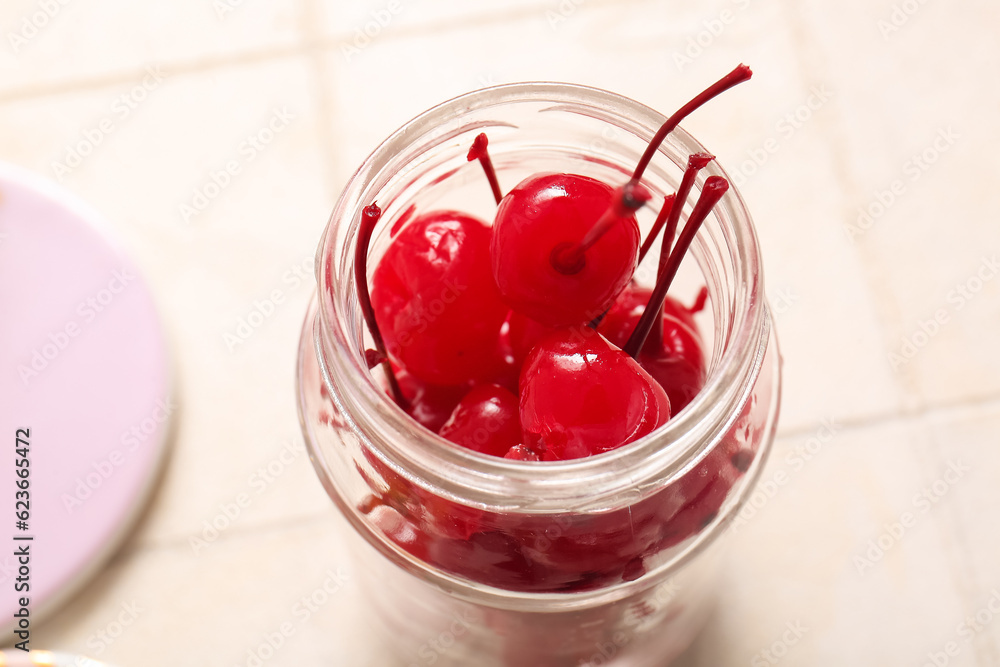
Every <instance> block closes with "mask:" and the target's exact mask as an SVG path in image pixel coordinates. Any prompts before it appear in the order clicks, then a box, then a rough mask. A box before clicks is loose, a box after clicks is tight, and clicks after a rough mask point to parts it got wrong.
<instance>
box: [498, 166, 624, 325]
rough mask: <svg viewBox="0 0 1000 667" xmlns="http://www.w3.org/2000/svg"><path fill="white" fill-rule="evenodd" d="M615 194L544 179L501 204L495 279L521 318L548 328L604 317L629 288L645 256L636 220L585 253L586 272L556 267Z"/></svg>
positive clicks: (577, 181) (588, 181) (619, 225)
mask: <svg viewBox="0 0 1000 667" xmlns="http://www.w3.org/2000/svg"><path fill="white" fill-rule="evenodd" d="M613 195H614V189H613V188H611V186H609V185H607V184H605V183H602V182H600V181H597V180H595V179H593V178H589V177H586V176H577V175H573V174H550V173H547V174H537V175H535V176H531V177H529V178H526V179H525V180H523V181H521V182H520V183H519V184H518V185H517V187H515V188H514V189H513V190H511V191H510V192H508V193H507V195H506V196H505V197H504V198H503V200H502V201H501V202H500V207H499V209H498V210H497V216H496V221H495V223H494V225H493V241H492V245H491V246H490V251H491V258H492V266H493V276H494V277H495V278H496V284H497V286H498V287H499V288H500V293H501V294H502V295H503V298H504V300H505V301H506V302H507V303H508V304H509V305H510V307H511V308H513V309H514V310H516V311H518V312H520V313H523V314H525V315H527V316H528V317H530V318H532V319H534V320H537V321H538V322H540V323H541V324H544V325H547V326H569V325H572V324H579V323H582V322H587V321H589V320H591V319H593V318H594V317H597V316H598V315H600V314H601V313H602V312H604V310H605V309H607V307H608V306H610V305H611V303H612V302H613V301H614V299H615V297H616V296H617V295H618V293H619V292H621V290H622V289H623V288H624V287H625V285H626V284H628V281H629V280H630V279H631V277H632V273H633V271H634V270H635V265H636V260H637V258H638V254H639V241H640V239H639V226H638V224H637V223H636V220H635V216H634V215H631V214H629V215H625V216H622V217H620V218H619V219H618V220H617V221H616V222H615V224H614V225H613V226H612V227H611V229H610V230H609V231H608V232H607V233H605V234H604V235H603V236H601V237H600V239H598V240H597V241H596V243H595V244H594V245H593V246H592V247H591V248H590V249H589V250H587V251H586V253H585V255H584V257H585V261H584V262H583V267H582V268H581V269H580V270H579V271H577V272H575V273H569V274H567V273H563V272H561V271H559V270H557V269H556V268H555V267H554V266H553V260H552V253H553V250H554V249H556V248H557V247H560V246H561V247H565V246H566V245H567V244H569V245H571V244H574V243H579V242H580V241H581V240H583V238H584V236H585V235H586V233H587V232H588V231H589V230H590V229H591V228H592V227H593V226H594V225H595V223H596V222H597V221H598V220H599V219H600V218H601V216H602V215H603V214H604V213H605V212H606V211H607V210H608V209H609V207H610V206H611V205H612V202H613Z"/></svg>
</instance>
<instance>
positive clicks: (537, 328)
mask: <svg viewBox="0 0 1000 667" xmlns="http://www.w3.org/2000/svg"><path fill="white" fill-rule="evenodd" d="M507 327H508V329H507V341H508V344H509V345H510V352H511V354H512V355H513V356H514V360H515V363H518V364H520V365H523V364H524V360H525V359H527V358H528V353H529V352H531V350H532V348H534V347H535V345H537V344H538V341H540V340H541V339H542V338H545V337H546V336H548V335H549V334H552V333H555V332H556V331H557V330H558V328H557V327H547V326H545V325H544V324H542V323H540V322H536V321H535V320H533V319H531V318H530V317H528V316H527V315H522V314H521V313H519V312H517V311H516V310H512V311H510V317H509V318H507Z"/></svg>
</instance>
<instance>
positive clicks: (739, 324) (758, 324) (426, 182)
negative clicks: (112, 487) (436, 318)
mask: <svg viewBox="0 0 1000 667" xmlns="http://www.w3.org/2000/svg"><path fill="white" fill-rule="evenodd" d="M501 108H502V109H503V113H500V109H501ZM664 120H665V117H664V116H663V115H661V114H659V113H658V112H656V111H653V110H652V109H649V108H647V107H645V106H643V105H641V104H639V103H637V102H634V101H632V100H629V99H627V98H624V97H621V96H619V95H616V94H613V93H609V92H606V91H603V90H598V89H594V88H587V87H582V86H575V85H568V84H558V83H521V84H511V85H505V86H498V87H494V88H488V89H484V90H480V91H476V92H473V93H470V94H468V95H464V96H461V97H458V98H455V99H453V100H450V101H448V102H445V103H444V104H442V105H440V106H438V107H435V108H434V109H431V110H430V111H428V112H425V113H424V114H422V115H421V116H419V117H417V118H416V119H414V120H413V121H411V122H410V123H408V124H406V125H405V126H403V127H402V128H400V129H399V130H398V131H397V132H396V133H394V134H393V135H392V136H390V137H389V138H388V139H387V140H386V141H385V142H384V143H383V144H382V145H381V146H379V147H378V148H377V149H376V150H375V152H374V153H372V155H371V156H369V158H368V159H367V160H366V161H365V163H364V164H363V165H362V166H361V168H360V169H359V170H358V172H357V173H356V174H355V175H354V176H353V178H352V179H351V181H350V183H349V184H348V186H347V188H346V189H345V191H344V193H343V194H342V196H341V198H340V200H339V202H338V203H337V205H336V207H335V209H334V211H333V214H332V216H331V219H330V223H329V226H328V228H327V230H326V232H325V235H324V240H323V243H322V244H321V251H320V252H321V261H318V262H317V271H318V282H319V288H320V306H319V316H318V324H317V333H316V336H317V339H316V343H317V345H316V347H317V354H318V356H319V359H320V364H321V366H323V368H324V373H325V375H326V377H325V380H326V382H327V383H328V385H329V386H328V388H329V390H330V391H331V393H336V394H337V396H338V400H339V401H340V403H341V406H342V408H343V411H344V414H345V417H346V418H347V419H349V420H352V422H353V424H352V425H353V427H354V430H355V431H356V432H357V433H358V434H359V435H361V434H363V436H362V437H363V438H364V439H366V440H367V441H368V442H369V443H370V447H371V449H372V450H373V451H375V452H377V453H378V455H379V456H380V458H382V459H383V461H384V463H386V464H387V465H389V466H391V467H393V468H394V469H395V470H396V471H397V472H399V473H401V474H404V475H406V476H407V477H409V478H412V479H414V480H418V481H419V483H421V484H423V485H426V486H427V487H428V488H431V489H433V490H434V491H435V492H436V493H439V494H440V495H442V496H443V497H447V498H451V499H454V500H456V501H459V502H463V503H466V504H469V505H472V506H477V505H478V506H481V507H489V508H493V509H502V510H508V511H509V510H517V511H524V512H556V511H565V510H566V508H567V506H572V507H574V508H580V509H585V510H598V509H600V508H601V507H602V506H605V505H610V504H614V503H617V502H620V500H621V499H622V498H623V497H627V496H634V495H635V494H636V493H642V492H644V491H645V490H654V489H656V488H660V487H662V486H664V485H665V484H668V483H670V482H671V481H673V480H675V479H677V478H678V477H680V476H681V475H683V474H684V473H685V472H687V471H689V470H690V469H691V468H693V467H694V466H695V465H696V464H697V463H698V462H699V461H700V460H701V459H702V458H703V457H704V455H705V454H706V452H708V451H709V450H710V449H711V447H712V445H713V443H714V442H715V441H716V440H717V439H718V438H719V437H721V436H722V435H723V434H724V433H726V432H727V430H728V429H729V428H730V426H731V425H732V422H733V420H735V418H736V416H737V415H738V414H739V412H740V409H741V405H742V403H743V402H744V401H746V400H747V399H748V396H749V394H750V390H751V388H752V387H753V384H754V381H755V379H756V377H757V373H758V372H759V370H760V367H761V365H762V363H763V355H764V351H765V348H766V346H767V341H768V339H769V334H770V323H769V319H768V318H767V316H766V308H765V304H764V298H763V283H762V278H761V265H760V257H759V250H758V245H757V239H756V236H755V232H754V230H753V225H752V222H751V219H750V214H749V212H748V211H747V209H746V206H745V205H744V202H743V200H742V198H741V197H740V195H739V193H738V192H737V190H736V188H735V187H733V188H731V189H730V190H729V192H728V193H727V194H726V196H725V197H724V198H723V199H722V201H721V202H720V203H719V205H718V206H717V207H716V210H715V212H714V213H713V215H712V216H711V217H710V218H709V220H708V221H706V224H705V226H704V227H703V228H702V230H701V231H700V232H699V234H698V237H697V238H696V241H695V245H694V247H693V248H692V256H693V259H694V260H695V262H691V258H689V260H688V261H686V262H685V264H687V265H688V267H689V268H688V271H689V275H691V276H694V279H700V280H703V281H704V284H705V285H706V286H707V287H708V289H709V294H710V303H711V320H712V333H711V336H708V337H707V340H706V343H708V344H709V345H710V346H711V350H710V354H709V359H710V361H709V366H708V371H709V375H708V379H707V382H706V385H705V387H704V388H703V389H702V391H701V392H700V393H699V394H698V396H697V397H696V398H695V399H694V400H693V401H692V403H691V404H690V405H688V406H687V407H686V408H685V409H684V410H683V411H682V412H680V413H679V414H678V415H676V416H675V417H673V418H671V420H670V421H668V422H667V424H665V425H664V426H662V427H661V428H660V429H658V430H657V431H655V432H654V433H653V434H651V435H649V436H646V437H645V438H643V439H641V440H638V441H636V442H633V443H630V444H628V445H625V446H623V447H620V448H618V449H616V450H612V451H610V452H606V453H603V454H599V455H596V456H593V457H590V458H585V459H574V460H570V461H559V462H544V463H526V462H519V461H509V460H506V459H499V458H494V457H488V456H486V455H482V454H478V453H476V452H473V451H471V450H466V449H463V448H460V447H457V446H455V445H452V444H451V443H449V442H447V441H445V440H444V439H442V438H440V437H439V436H437V435H435V434H433V433H431V432H430V431H427V430H425V429H423V428H422V427H419V426H417V425H416V423H415V422H414V421H413V420H412V419H411V418H410V417H409V416H408V415H406V414H405V413H404V412H403V410H402V409H400V408H399V407H398V406H397V405H395V403H393V402H392V401H391V399H390V398H389V397H388V396H387V395H386V394H385V392H384V391H383V388H382V386H381V385H380V383H379V381H378V379H377V377H376V376H374V375H372V374H371V373H370V372H369V371H368V369H367V366H366V364H365V361H364V354H363V351H364V349H365V348H366V347H367V346H368V345H369V343H368V342H367V340H368V339H366V335H367V332H366V330H365V327H364V323H363V318H362V315H361V312H360V308H359V307H358V303H357V298H356V294H357V290H356V286H355V284H354V278H353V274H354V271H353V250H354V246H355V243H356V241H357V234H358V226H359V222H360V211H361V209H362V208H363V207H364V206H367V205H368V204H370V203H372V201H375V200H378V201H379V203H380V205H381V206H382V207H383V210H384V218H383V222H382V223H380V228H379V230H378V231H377V232H376V239H375V241H374V244H373V250H372V254H371V256H370V259H371V261H370V267H374V265H375V264H376V262H377V259H378V256H379V254H380V253H381V252H383V251H384V249H385V247H386V245H387V243H388V241H389V238H390V233H391V230H392V227H393V226H394V225H395V224H396V223H397V222H398V221H399V220H400V218H401V217H402V216H404V215H405V212H406V211H407V210H408V209H410V207H412V206H414V205H418V206H433V207H435V208H437V207H448V208H457V209H459V210H463V211H466V212H469V213H471V214H473V215H479V216H480V217H482V218H483V219H486V220H490V219H492V214H491V213H490V210H491V206H492V204H493V200H492V198H490V197H489V195H488V190H484V189H483V188H485V185H484V184H482V183H476V182H475V179H476V178H478V177H481V174H477V172H476V171H475V168H476V166H475V165H468V164H467V161H466V159H465V153H466V151H467V150H468V146H469V145H470V144H471V141H472V139H473V137H474V136H475V135H476V134H478V133H479V132H482V131H487V132H488V133H489V134H490V148H491V152H492V153H493V156H494V162H495V164H496V166H497V169H498V172H500V174H501V180H502V182H503V183H505V184H506V185H507V186H508V187H510V186H511V185H512V184H513V183H516V182H517V181H518V180H520V179H519V175H520V174H525V175H528V174H530V173H536V172H540V171H546V170H549V169H551V170H567V164H569V165H572V168H573V169H574V170H587V175H592V174H593V175H595V176H596V177H599V178H604V179H605V180H606V182H609V183H614V182H617V180H623V176H622V174H626V175H627V174H628V173H629V172H630V171H631V167H632V166H634V163H635V160H636V159H637V158H638V156H639V155H640V154H641V151H642V150H643V148H644V146H645V143H646V142H647V141H648V140H649V138H650V137H651V136H652V135H653V134H654V133H655V131H656V129H657V128H658V127H659V125H660V124H661V123H662V122H663V121H664ZM699 151H705V148H704V147H703V146H701V144H699V143H698V142H697V141H695V140H694V139H693V138H692V137H691V136H690V135H688V134H687V133H686V132H684V130H682V129H680V128H678V129H677V130H675V131H674V132H673V133H672V134H671V135H670V136H669V137H668V139H667V141H666V142H664V144H663V146H662V147H661V148H660V150H659V153H658V154H657V156H656V158H655V159H654V162H653V164H652V165H651V167H650V168H649V170H648V171H647V175H646V177H645V178H644V183H646V184H647V185H648V186H649V187H650V188H651V189H652V190H653V191H654V192H655V193H657V194H658V195H659V196H662V195H664V194H667V193H668V192H672V191H673V189H675V188H676V185H677V183H678V182H679V180H680V176H681V174H682V173H683V168H684V165H685V164H686V161H687V156H688V155H689V154H691V153H694V152H699ZM711 175H718V176H723V177H726V173H725V171H724V170H723V169H722V167H721V166H719V165H718V164H717V163H716V162H713V163H711V164H710V165H709V166H708V167H707V168H706V169H704V170H703V172H702V173H701V175H700V177H699V179H698V181H697V183H696V186H695V187H696V190H697V189H700V186H701V185H702V184H703V183H704V180H705V179H706V178H707V177H708V176H711ZM730 180H731V179H730ZM456 186H458V187H456ZM473 191H474V192H475V193H479V194H480V195H483V196H481V197H477V196H476V195H475V194H470V193H472V192H473ZM688 206H690V204H688ZM650 259H651V258H647V260H646V266H648V265H649V263H650ZM695 265H696V267H695ZM640 278H641V276H640ZM338 388H339V389H338Z"/></svg>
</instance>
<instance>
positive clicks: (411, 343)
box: [371, 211, 508, 385]
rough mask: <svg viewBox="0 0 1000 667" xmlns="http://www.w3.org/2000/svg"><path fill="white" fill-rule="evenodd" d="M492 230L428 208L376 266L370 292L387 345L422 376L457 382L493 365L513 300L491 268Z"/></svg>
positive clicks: (479, 376)
mask: <svg viewBox="0 0 1000 667" xmlns="http://www.w3.org/2000/svg"><path fill="white" fill-rule="evenodd" d="M490 236H491V234H490V228H489V226H487V225H486V224H485V223H484V222H482V221H480V220H478V219H476V218H474V217H472V216H470V215H467V214H465V213H460V212H458V211H431V212H428V213H424V214H422V215H419V216H417V217H416V218H414V219H413V220H412V221H410V222H409V224H407V225H406V226H405V227H403V229H402V230H401V231H400V232H399V234H398V235H397V236H396V238H394V239H393V241H392V243H391V244H390V246H389V248H388V249H387V250H386V252H385V255H384V256H383V257H382V260H381V261H380V262H379V264H378V267H377V268H376V269H375V274H374V276H373V277H372V293H371V300H372V306H373V308H374V312H375V319H376V320H377V322H378V324H379V327H380V328H381V331H382V335H383V337H384V339H385V347H386V351H387V353H388V355H389V357H390V358H391V359H392V360H393V361H395V362H397V363H398V364H399V365H401V366H402V367H403V368H405V369H406V370H407V371H408V372H409V373H410V374H412V375H413V376H414V377H416V378H418V379H420V380H422V381H424V382H427V383H430V384H435V385H460V384H464V383H468V382H477V381H482V380H486V379H489V378H490V377H491V375H493V374H495V373H496V369H497V365H498V364H499V363H500V361H501V360H500V358H499V353H498V344H499V343H498V341H499V336H500V327H501V325H502V324H503V321H504V320H505V319H506V317H507V312H508V308H507V306H506V305H505V304H504V303H503V302H502V301H501V299H500V295H499V293H498V292H497V288H496V285H495V283H494V282H493V276H492V274H491V272H490V268H489V244H490Z"/></svg>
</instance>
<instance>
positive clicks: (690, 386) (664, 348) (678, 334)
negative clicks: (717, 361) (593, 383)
mask: <svg viewBox="0 0 1000 667" xmlns="http://www.w3.org/2000/svg"><path fill="white" fill-rule="evenodd" d="M650 292H651V290H650V289H648V288H645V287H638V286H635V285H629V286H628V287H627V288H626V289H625V291H624V292H622V294H621V296H619V297H618V300H617V301H616V302H615V305H614V306H612V307H611V310H609V311H608V314H607V315H606V316H605V317H604V319H603V320H602V321H601V325H600V326H599V327H598V329H597V330H598V331H599V332H600V333H601V334H602V335H604V336H606V337H607V338H608V340H609V341H611V342H612V343H613V344H615V345H621V346H623V345H625V341H627V340H628V337H629V336H630V335H631V334H632V330H633V329H634V328H635V325H636V322H638V321H639V318H640V317H641V316H642V313H643V312H644V310H645V308H646V303H647V302H648V301H649V295H650ZM688 322H690V323H691V325H693V324H694V318H693V317H692V313H691V309H688V308H687V307H686V306H684V305H683V304H681V303H680V302H679V301H677V300H676V299H673V298H671V297H669V296H668V297H667V300H666V302H665V303H664V315H663V338H662V340H661V341H659V344H657V340H656V339H655V338H654V337H653V336H650V337H649V338H647V339H646V343H645V344H644V345H643V347H642V349H641V350H640V351H639V356H638V361H639V365H640V366H642V367H643V369H645V370H646V372H648V373H649V374H650V375H651V376H653V378H654V379H655V380H656V381H657V382H658V383H659V384H660V386H661V387H663V389H664V390H665V391H666V392H667V396H668V397H670V406H671V408H672V409H673V411H674V412H675V413H677V412H680V411H681V410H683V409H684V407H685V406H686V405H687V404H688V403H690V402H691V400H692V399H694V397H695V396H696V395H697V394H698V392H699V391H701V388H702V387H703V386H704V385H705V354H704V352H703V351H702V346H701V336H699V335H698V331H697V329H695V328H693V327H692V326H689V324H688Z"/></svg>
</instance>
